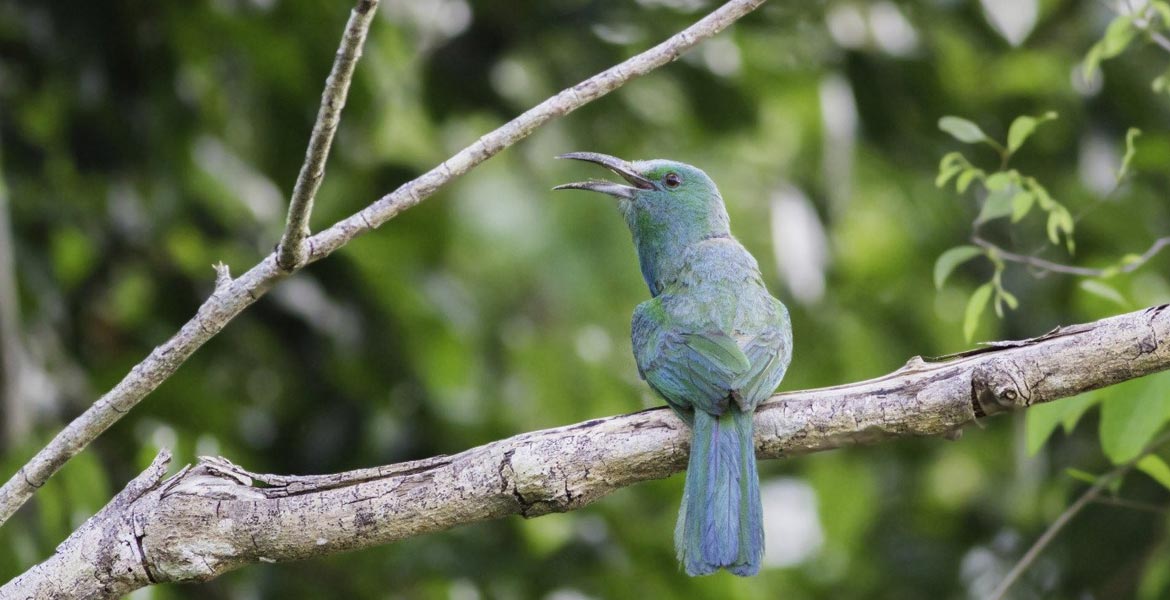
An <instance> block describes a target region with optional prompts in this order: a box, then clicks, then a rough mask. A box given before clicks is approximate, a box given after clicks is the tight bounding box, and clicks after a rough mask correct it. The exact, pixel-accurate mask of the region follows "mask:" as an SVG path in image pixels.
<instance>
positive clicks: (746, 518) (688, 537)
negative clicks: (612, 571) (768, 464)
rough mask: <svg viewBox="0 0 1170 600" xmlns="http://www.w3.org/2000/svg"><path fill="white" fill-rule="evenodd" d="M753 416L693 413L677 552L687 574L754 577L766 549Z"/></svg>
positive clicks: (734, 411) (731, 408) (732, 410)
mask: <svg viewBox="0 0 1170 600" xmlns="http://www.w3.org/2000/svg"><path fill="white" fill-rule="evenodd" d="M752 433H753V421H752V413H751V412H742V411H740V410H739V409H738V407H736V406H735V405H731V406H729V407H728V409H727V411H726V412H724V413H723V415H721V416H718V417H716V416H714V415H711V414H708V413H706V412H703V411H701V410H699V411H695V420H694V427H693V429H692V438H691V456H690V462H689V464H688V466H687V479H686V486H685V488H684V492H683V501H682V507H681V509H680V510H679V516H678V525H677V526H676V527H675V548H676V550H677V551H678V558H679V562H681V563H682V566H683V568H684V569H685V570H686V572H687V574H688V575H707V574H709V573H714V572H715V571H717V570H719V569H727V570H729V571H731V572H732V573H735V574H736V575H755V574H756V573H757V572H758V571H759V569H760V557H761V555H762V554H763V548H764V529H763V510H762V508H761V506H760V488H759V476H758V474H757V472H756V455H755V447H754V445H753V442H752Z"/></svg>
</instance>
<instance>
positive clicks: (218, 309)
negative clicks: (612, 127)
mask: <svg viewBox="0 0 1170 600" xmlns="http://www.w3.org/2000/svg"><path fill="white" fill-rule="evenodd" d="M763 3H764V0H732V1H730V2H728V3H726V4H724V5H723V6H721V7H719V8H718V9H716V10H715V11H714V12H712V13H711V14H709V15H707V16H706V17H703V18H702V19H700V20H699V21H698V22H696V23H695V24H694V25H692V26H690V27H688V28H686V29H684V30H683V31H681V32H679V33H678V34H675V35H674V36H673V37H671V38H670V39H668V40H666V41H665V42H663V43H661V44H659V45H657V46H655V47H653V48H651V49H650V50H647V51H645V52H643V53H641V54H638V55H636V56H634V57H633V58H630V59H629V60H627V61H625V62H623V63H620V64H618V65H617V66H614V67H611V68H609V69H607V70H605V71H603V72H601V73H599V74H597V75H595V76H593V77H590V78H589V79H587V80H585V81H583V82H581V83H579V84H577V85H575V86H573V87H571V88H568V89H566V90H563V91H561V92H560V93H558V94H557V95H555V96H553V97H552V98H549V99H548V100H545V101H544V102H541V103H540V104H538V105H537V106H535V107H534V108H532V109H530V110H528V112H525V113H524V114H522V115H520V116H519V117H516V118H515V119H513V120H512V121H509V122H508V123H506V124H504V125H503V126H501V127H500V128H498V129H496V130H495V131H492V132H491V133H489V134H487V135H485V136H483V137H481V138H479V140H477V141H476V142H474V143H473V144H471V145H470V146H468V147H466V148H464V149H463V150H460V151H459V152H458V153H457V154H455V155H454V156H452V157H451V158H449V159H447V160H446V161H444V162H442V163H441V164H439V166H437V167H435V168H433V169H431V170H430V171H428V172H427V173H425V174H423V175H422V176H420V177H418V178H417V179H414V180H411V181H409V182H407V183H406V184H404V185H402V186H401V187H399V188H398V189H397V190H395V191H394V192H392V193H390V194H387V195H385V196H383V197H382V198H380V199H378V200H377V201H376V202H374V203H373V204H370V205H369V206H367V207H366V208H364V209H362V210H361V211H359V212H358V213H356V214H354V215H352V216H350V217H348V218H346V219H343V220H342V221H340V222H338V223H336V224H334V225H333V226H332V227H330V228H329V229H326V230H324V231H322V232H320V233H318V234H317V235H314V236H312V237H310V238H309V239H308V240H306V243H307V244H308V246H309V257H308V261H309V262H312V261H316V260H319V259H321V258H324V257H326V256H328V255H329V254H331V253H333V252H334V251H336V250H338V249H339V248H341V247H342V246H344V245H345V244H347V243H349V241H350V240H352V239H354V238H355V237H357V236H359V235H361V234H363V233H366V232H368V231H370V230H372V229H374V228H375V227H378V226H380V225H382V224H383V223H385V222H386V221H389V220H390V219H392V218H394V217H395V216H396V215H398V213H400V212H402V211H403V210H405V209H407V208H410V207H412V206H414V205H416V204H418V203H419V202H422V201H423V200H424V199H425V198H427V197H429V196H430V195H431V194H434V193H435V191H436V190H438V189H439V188H440V187H442V186H443V185H445V184H447V183H448V182H450V181H451V180H452V179H455V178H456V177H458V176H460V175H463V174H464V173H467V172H468V171H470V170H471V169H472V168H474V167H475V166H477V165H479V164H480V163H482V162H484V161H485V160H487V159H489V158H491V157H492V156H493V155H495V154H496V153H497V152H499V151H501V150H503V149H504V148H507V147H508V146H511V145H513V144H515V143H516V142H518V141H520V140H522V139H524V138H525V137H527V136H528V135H529V134H531V133H532V132H533V131H534V130H535V129H536V128H537V127H540V126H541V125H544V124H545V123H548V122H549V121H551V120H553V119H556V118H558V117H561V116H564V115H566V114H568V113H570V112H572V111H574V110H576V109H578V108H580V107H582V106H584V105H585V104H588V103H589V102H592V101H593V100H596V99H598V98H600V97H602V96H604V95H605V94H608V93H609V92H612V91H613V90H615V89H617V88H619V87H621V86H622V85H624V84H625V83H626V82H628V81H630V80H631V79H634V78H635V77H639V76H641V75H645V74H646V73H649V72H650V71H653V70H654V69H657V68H658V67H661V66H663V65H665V64H668V63H670V62H672V61H674V60H676V59H678V57H679V56H681V55H682V54H683V53H684V52H686V51H687V50H689V49H691V48H692V47H694V46H695V45H696V44H698V43H699V42H701V41H703V40H705V39H707V38H709V37H711V36H713V35H715V34H716V33H719V32H720V31H722V30H723V29H725V28H726V27H727V26H729V25H731V24H732V23H734V22H735V21H736V20H738V19H739V18H740V17H743V16H744V15H746V14H747V13H749V12H751V11H753V10H755V9H756V8H758V7H759V6H760V5H761V4H763ZM303 266H304V265H300V266H298V267H297V268H294V269H293V270H292V271H287V270H285V269H282V268H281V267H280V266H279V265H278V264H277V257H276V253H273V254H270V255H269V256H267V257H265V258H264V259H263V260H262V261H260V263H259V264H257V265H256V266H254V267H252V268H251V269H249V270H248V271H247V272H245V273H244V274H243V275H241V276H240V277H239V278H238V279H234V280H233V279H230V278H229V277H224V276H222V274H223V273H226V270H220V269H217V271H218V272H219V273H220V274H221V276H220V277H217V278H216V287H215V291H214V292H213V293H212V294H211V296H210V297H209V298H208V299H207V300H206V301H205V302H204V303H203V305H202V306H200V307H199V310H198V311H197V312H196V314H195V316H194V317H193V318H192V319H191V320H190V321H188V322H187V323H186V324H184V325H183V327H182V329H180V330H179V332H178V333H177V334H175V336H174V337H172V338H171V339H169V340H167V342H166V343H164V344H163V345H162V346H159V347H157V348H155V349H154V351H153V352H151V353H150V355H149V356H147V357H146V358H145V359H144V360H143V361H142V362H141V363H139V364H138V365H136V366H135V367H134V368H133V369H131V371H130V373H128V374H127V375H126V377H125V378H123V379H122V381H120V382H119V383H118V384H117V385H116V386H114V388H113V389H111V390H110V391H109V392H107V393H106V394H105V395H104V396H102V397H101V398H99V399H98V400H97V401H96V402H94V404H93V405H92V406H91V407H90V408H89V409H87V410H86V411H85V412H84V413H82V414H81V415H80V416H78V417H77V418H76V419H74V420H73V421H72V422H70V423H69V425H67V426H66V427H65V429H63V430H62V431H61V432H60V433H58V434H57V436H56V437H54V438H53V440H52V441H51V442H49V445H48V446H45V447H44V448H43V449H41V450H40V451H39V452H37V454H36V456H34V457H33V458H32V460H30V461H29V462H28V463H27V464H25V465H24V466H23V467H21V468H20V470H19V471H17V473H16V474H14V475H13V476H12V477H11V478H10V479H9V480H8V481H7V482H5V483H4V485H3V487H0V524H3V523H4V522H5V521H7V520H8V518H9V517H11V516H12V513H14V512H16V509H18V508H20V506H21V505H23V504H24V503H25V502H26V501H27V500H28V499H29V497H31V496H32V494H33V493H34V492H35V491H36V489H37V488H38V487H40V486H41V485H42V484H44V482H45V480H47V479H48V478H49V477H51V476H52V475H53V474H54V473H56V472H57V470H58V469H60V468H61V466H62V465H64V464H65V463H66V462H67V461H68V460H69V459H70V458H72V457H73V456H76V455H77V453H78V452H80V451H81V450H82V449H83V448H85V447H86V446H87V445H89V443H90V442H92V441H93V440H94V439H96V438H97V436H99V435H101V433H102V432H103V431H105V430H106V429H107V428H108V427H109V426H110V425H113V424H114V423H115V422H117V421H118V419H120V418H122V415H123V414H125V413H126V412H128V411H129V410H130V409H132V408H134V407H135V406H137V405H138V403H139V402H141V401H142V399H143V398H145V397H146V396H147V394H149V393H150V392H152V391H154V389H155V388H157V387H158V386H159V385H161V384H162V382H163V381H166V380H167V378H169V377H170V376H171V375H172V374H173V373H174V372H175V371H176V370H177V369H178V368H179V366H180V365H182V364H183V362H185V361H186V360H187V358H188V357H190V356H191V354H192V353H194V352H195V350H197V349H199V347H200V346H202V345H203V344H204V343H205V342H206V341H207V340H209V339H211V337H212V336H214V335H216V334H217V333H219V332H220V331H221V330H222V329H223V328H224V327H225V326H226V325H227V324H228V322H229V321H231V320H232V318H234V317H235V316H236V315H238V314H240V312H241V311H243V310H244V309H245V308H247V307H248V306H250V305H251V304H252V303H253V302H255V301H256V300H257V299H258V298H260V297H261V296H263V295H264V294H265V293H267V292H268V290H269V289H271V288H272V286H273V285H275V284H276V283H277V282H278V281H280V280H281V279H283V278H285V277H287V276H288V275H289V274H291V273H292V272H295V271H296V270H299V268H301V267H303Z"/></svg>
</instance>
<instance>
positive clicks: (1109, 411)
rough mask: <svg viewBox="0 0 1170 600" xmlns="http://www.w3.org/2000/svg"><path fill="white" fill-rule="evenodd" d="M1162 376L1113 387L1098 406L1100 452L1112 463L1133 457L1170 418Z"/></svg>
mask: <svg viewBox="0 0 1170 600" xmlns="http://www.w3.org/2000/svg"><path fill="white" fill-rule="evenodd" d="M1168 388H1170V379H1167V376H1166V374H1165V373H1163V374H1160V375H1154V376H1151V377H1146V378H1144V379H1139V380H1135V381H1132V382H1126V383H1122V384H1118V385H1115V386H1113V387H1111V388H1109V391H1108V399H1107V400H1105V401H1104V402H1102V403H1101V426H1100V430H1099V434H1100V438H1101V450H1103V451H1104V452H1105V456H1108V457H1109V460H1111V461H1113V462H1114V464H1120V463H1123V462H1125V461H1128V460H1131V459H1133V458H1134V457H1136V456H1137V455H1138V454H1139V453H1140V452H1141V451H1142V450H1143V449H1144V448H1145V447H1146V445H1147V444H1149V443H1150V440H1152V439H1154V436H1155V435H1156V434H1157V433H1158V432H1159V431H1160V430H1161V429H1162V426H1163V425H1164V424H1165V423H1166V421H1167V420H1168V419H1170V402H1167V390H1168Z"/></svg>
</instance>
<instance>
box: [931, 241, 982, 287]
mask: <svg viewBox="0 0 1170 600" xmlns="http://www.w3.org/2000/svg"><path fill="white" fill-rule="evenodd" d="M981 254H983V250H981V249H979V248H978V247H977V246H955V247H954V248H951V249H950V250H947V251H946V252H943V253H942V254H940V255H939V256H938V259H936V260H935V261H934V287H935V288H937V289H940V290H941V289H942V286H943V284H944V283H946V281H947V277H950V276H951V273H953V272H954V270H955V269H956V268H957V267H958V266H959V265H961V264H963V263H965V262H967V261H969V260H971V259H972V258H975V257H976V256H979V255H981Z"/></svg>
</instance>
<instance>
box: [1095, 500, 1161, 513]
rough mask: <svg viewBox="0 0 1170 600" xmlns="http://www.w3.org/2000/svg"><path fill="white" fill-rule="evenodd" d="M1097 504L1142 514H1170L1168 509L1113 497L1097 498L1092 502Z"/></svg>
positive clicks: (1159, 505) (1148, 503) (1158, 505)
mask: <svg viewBox="0 0 1170 600" xmlns="http://www.w3.org/2000/svg"><path fill="white" fill-rule="evenodd" d="M1093 502H1095V503H1097V504H1104V505H1106V506H1116V507H1118V508H1128V509H1131V510H1140V511H1143V512H1151V513H1156V514H1159V515H1164V514H1166V513H1167V512H1170V507H1167V506H1164V505H1161V504H1153V503H1150V502H1138V501H1137V500H1129V499H1127V498H1116V497H1114V496H1105V497H1099V498H1096V499H1094V500H1093Z"/></svg>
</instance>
